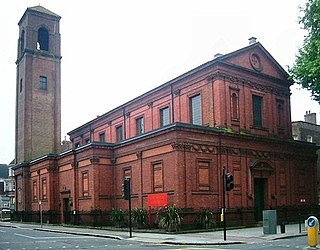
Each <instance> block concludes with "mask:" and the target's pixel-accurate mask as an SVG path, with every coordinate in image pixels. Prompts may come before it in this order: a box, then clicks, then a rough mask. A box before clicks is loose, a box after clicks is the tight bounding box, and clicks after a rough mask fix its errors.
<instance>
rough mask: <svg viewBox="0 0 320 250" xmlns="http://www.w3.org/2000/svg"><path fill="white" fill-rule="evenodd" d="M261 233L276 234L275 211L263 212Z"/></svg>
mask: <svg viewBox="0 0 320 250" xmlns="http://www.w3.org/2000/svg"><path fill="white" fill-rule="evenodd" d="M262 215H263V233H264V234H276V233H277V211H276V210H263V214H262Z"/></svg>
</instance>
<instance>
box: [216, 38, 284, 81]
mask: <svg viewBox="0 0 320 250" xmlns="http://www.w3.org/2000/svg"><path fill="white" fill-rule="evenodd" d="M220 61H222V62H224V63H227V64H229V65H233V66H235V67H237V68H245V69H246V70H249V71H252V72H255V73H261V74H264V75H268V76H272V77H275V78H278V79H281V80H285V81H286V80H288V76H289V75H288V73H287V72H286V71H285V70H284V69H283V68H282V67H281V65H280V64H279V63H278V62H277V61H276V60H275V59H274V58H273V57H272V56H271V54H270V53H269V52H268V51H267V50H266V49H265V48H264V47H263V46H262V45H261V44H260V43H259V42H257V43H254V44H252V45H249V46H247V47H245V48H242V49H240V50H237V51H234V52H232V53H229V54H227V55H224V56H222V57H221V59H220Z"/></svg>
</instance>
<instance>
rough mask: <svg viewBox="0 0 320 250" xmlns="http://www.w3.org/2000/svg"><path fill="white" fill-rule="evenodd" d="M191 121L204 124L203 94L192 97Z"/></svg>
mask: <svg viewBox="0 0 320 250" xmlns="http://www.w3.org/2000/svg"><path fill="white" fill-rule="evenodd" d="M190 111H191V114H190V117H191V123H192V124H195V125H202V110H201V96H200V95H196V96H193V97H191V98H190Z"/></svg>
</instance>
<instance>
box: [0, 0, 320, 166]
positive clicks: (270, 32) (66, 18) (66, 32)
mask: <svg viewBox="0 0 320 250" xmlns="http://www.w3.org/2000/svg"><path fill="white" fill-rule="evenodd" d="M39 4H40V5H41V6H43V7H45V8H47V9H49V10H51V11H53V12H54V13H56V14H58V15H60V16H61V17H62V18H61V20H60V34H61V54H62V64H61V71H62V73H61V84H62V100H61V102H62V112H61V117H62V122H61V125H62V139H64V138H65V136H66V138H67V139H68V136H67V133H68V132H69V131H71V130H73V129H75V128H77V127H79V126H81V125H82V124H84V123H86V122H88V121H90V120H92V119H94V118H96V117H97V116H98V115H101V114H104V113H106V112H108V111H110V110H111V109H114V108H116V107H118V106H120V105H121V104H123V103H125V102H127V101H129V100H131V99H133V98H135V97H137V96H139V95H141V94H143V93H145V92H147V91H149V90H151V89H153V88H155V87H157V86H159V85H161V84H163V83H165V82H167V81H169V80H171V79H173V78H175V77H177V76H179V75H181V74H183V73H185V72H187V71H189V70H191V69H193V68H195V67H197V66H199V65H201V64H203V63H205V62H207V61H210V60H212V59H213V58H214V55H215V54H217V53H221V54H226V53H229V52H232V51H234V50H237V49H240V48H243V47H245V46H247V45H248V39H249V38H250V37H252V36H254V37H256V38H257V41H259V42H260V43H261V44H262V45H263V46H264V47H265V49H266V50H267V51H269V53H271V55H272V56H273V57H274V58H275V60H277V61H278V62H279V63H280V65H281V66H282V67H283V68H284V69H287V66H292V65H293V63H294V61H295V56H296V53H297V52H298V48H299V47H301V46H302V44H303V39H304V35H305V32H304V30H303V29H301V25H300V24H299V23H298V17H299V16H301V15H302V13H301V12H300V11H299V6H304V4H305V0H282V1H279V0H269V1H257V0H241V1H239V0H223V1H221V0H219V1H218V0H134V1H132V0H117V1H116V0H113V1H109V0H91V1H88V0H77V1H75V0H69V1H65V0H37V1H34V0H10V1H2V2H1V3H0V27H1V39H0V44H1V46H0V69H1V70H0V115H1V122H0V163H4V164H8V163H10V162H11V161H12V160H13V159H14V141H15V135H14V131H15V91H16V89H15V88H16V65H15V60H16V58H17V40H18V36H19V28H18V21H19V20H20V18H21V17H22V15H23V13H24V12H25V10H26V9H27V7H33V6H37V5H39ZM291 92H292V95H291V112H292V114H291V116H292V120H293V121H297V120H303V119H304V114H305V112H306V111H309V110H310V111H311V112H315V113H317V115H318V120H320V118H319V112H320V107H319V104H318V103H317V102H315V101H313V100H311V97H310V93H309V92H308V91H306V90H302V89H301V88H300V86H299V85H293V86H292V87H291Z"/></svg>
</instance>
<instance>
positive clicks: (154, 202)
mask: <svg viewBox="0 0 320 250" xmlns="http://www.w3.org/2000/svg"><path fill="white" fill-rule="evenodd" d="M166 205H168V194H167V193H160V194H149V195H148V206H149V207H162V206H166Z"/></svg>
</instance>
